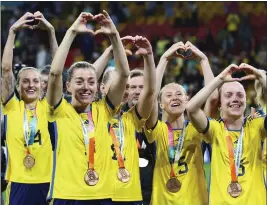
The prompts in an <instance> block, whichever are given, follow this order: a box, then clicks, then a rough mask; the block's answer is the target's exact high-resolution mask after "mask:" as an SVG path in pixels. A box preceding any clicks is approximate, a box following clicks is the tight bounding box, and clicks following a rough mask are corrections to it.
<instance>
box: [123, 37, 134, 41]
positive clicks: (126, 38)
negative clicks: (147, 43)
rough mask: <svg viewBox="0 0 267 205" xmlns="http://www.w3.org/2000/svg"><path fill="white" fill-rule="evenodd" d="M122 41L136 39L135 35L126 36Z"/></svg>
mask: <svg viewBox="0 0 267 205" xmlns="http://www.w3.org/2000/svg"><path fill="white" fill-rule="evenodd" d="M121 40H122V41H134V37H132V36H124V37H122V38H121Z"/></svg>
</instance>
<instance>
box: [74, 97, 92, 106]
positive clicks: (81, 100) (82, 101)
mask: <svg viewBox="0 0 267 205" xmlns="http://www.w3.org/2000/svg"><path fill="white" fill-rule="evenodd" d="M93 100H94V98H92V97H87V98H79V99H78V101H79V103H80V104H82V105H88V104H91V103H92V102H93Z"/></svg>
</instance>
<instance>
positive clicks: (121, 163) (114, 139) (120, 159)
mask: <svg viewBox="0 0 267 205" xmlns="http://www.w3.org/2000/svg"><path fill="white" fill-rule="evenodd" d="M120 121H121V120H120ZM109 133H110V135H111V138H112V143H113V144H114V148H115V152H116V156H117V160H118V164H119V168H125V166H124V161H123V157H122V152H121V149H120V146H119V142H118V140H117V137H116V135H115V132H114V129H113V128H112V126H111V125H110V124H109ZM122 135H123V133H122V132H121V130H120V136H122ZM123 138H124V137H123ZM123 141H124V140H122V142H123ZM122 147H123V145H122Z"/></svg>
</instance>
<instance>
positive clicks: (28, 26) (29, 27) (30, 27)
mask: <svg viewBox="0 0 267 205" xmlns="http://www.w3.org/2000/svg"><path fill="white" fill-rule="evenodd" d="M22 27H23V28H28V29H31V30H33V27H32V26H30V25H27V24H24V25H22Z"/></svg>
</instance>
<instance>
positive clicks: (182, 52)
mask: <svg viewBox="0 0 267 205" xmlns="http://www.w3.org/2000/svg"><path fill="white" fill-rule="evenodd" d="M176 54H177V56H178V57H181V58H183V59H188V58H190V57H191V56H192V54H193V52H192V50H191V49H188V50H186V49H183V48H179V49H177V51H176Z"/></svg>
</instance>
